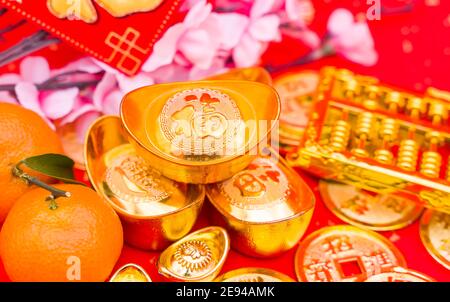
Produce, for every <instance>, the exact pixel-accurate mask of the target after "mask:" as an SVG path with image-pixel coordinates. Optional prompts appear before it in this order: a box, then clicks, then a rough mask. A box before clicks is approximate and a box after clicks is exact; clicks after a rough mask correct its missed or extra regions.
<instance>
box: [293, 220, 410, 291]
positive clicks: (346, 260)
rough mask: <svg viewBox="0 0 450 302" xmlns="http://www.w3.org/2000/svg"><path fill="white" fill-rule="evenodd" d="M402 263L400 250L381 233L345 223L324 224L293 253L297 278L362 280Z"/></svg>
mask: <svg viewBox="0 0 450 302" xmlns="http://www.w3.org/2000/svg"><path fill="white" fill-rule="evenodd" d="M397 266H403V267H404V266H406V261H405V259H404V257H403V255H402V254H401V253H400V251H399V250H398V249H397V248H396V247H395V246H394V245H393V244H392V243H391V242H390V241H389V240H387V239H386V238H385V237H383V236H381V235H379V234H378V233H375V232H372V231H366V230H362V229H359V228H357V227H354V226H349V225H339V226H332V227H325V228H322V229H320V230H318V231H315V232H314V233H312V234H310V235H309V236H308V237H307V238H306V239H305V240H303V241H302V242H301V243H300V245H299V247H298V249H297V253H296V255H295V271H296V273H297V278H298V280H299V281H304V282H341V281H363V280H365V279H367V278H368V277H370V276H373V275H377V274H380V273H384V272H388V271H391V270H392V269H393V268H394V267H397Z"/></svg>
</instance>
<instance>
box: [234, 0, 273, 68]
mask: <svg viewBox="0 0 450 302" xmlns="http://www.w3.org/2000/svg"><path fill="white" fill-rule="evenodd" d="M276 2H277V1H276V0H255V1H254V4H253V6H252V7H251V10H250V16H249V21H248V23H247V26H246V28H245V32H244V34H243V35H242V36H241V38H240V40H239V42H238V44H237V45H236V47H235V48H234V49H233V60H234V63H235V64H236V66H237V67H248V66H252V65H255V64H256V63H257V62H258V60H259V58H260V56H261V55H262V53H263V52H264V51H265V50H266V48H267V46H268V43H269V42H271V41H280V40H281V34H280V31H279V26H280V18H279V16H277V15H276V14H275V13H273V12H272V10H273V7H274V5H275V3H276Z"/></svg>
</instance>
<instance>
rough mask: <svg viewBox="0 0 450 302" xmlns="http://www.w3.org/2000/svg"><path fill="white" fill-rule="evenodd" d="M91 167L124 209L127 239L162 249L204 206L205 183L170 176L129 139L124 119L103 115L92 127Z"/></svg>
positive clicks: (98, 185) (100, 188)
mask: <svg viewBox="0 0 450 302" xmlns="http://www.w3.org/2000/svg"><path fill="white" fill-rule="evenodd" d="M85 159H86V169H87V173H88V175H89V179H90V181H91V183H92V185H93V187H94V188H95V190H96V191H97V192H98V193H99V194H100V195H101V196H103V197H104V198H105V199H106V200H107V201H108V202H109V203H110V204H111V206H112V207H113V208H114V209H115V211H116V212H117V213H118V214H119V216H120V218H121V220H122V225H123V228H124V237H125V241H126V242H127V243H128V244H130V245H133V246H135V247H139V248H142V249H149V250H161V249H163V248H165V247H167V246H168V245H169V244H170V243H171V242H173V241H176V240H178V239H180V238H182V237H184V236H185V235H186V234H187V233H189V231H190V230H191V228H192V226H193V225H194V223H195V221H196V219H197V217H198V214H199V212H200V209H201V207H202V204H203V201H204V197H205V190H204V188H203V187H202V186H198V185H192V184H182V183H177V182H175V181H172V180H170V179H167V178H166V177H164V176H162V175H160V173H159V172H158V171H156V170H155V169H153V168H151V167H150V166H148V165H147V163H146V162H145V161H144V160H143V159H142V158H140V157H139V156H138V155H137V154H136V152H135V151H134V149H133V148H132V146H131V145H130V144H129V143H128V142H127V141H126V137H125V132H124V129H123V128H122V125H121V122H120V119H119V118H118V117H115V116H104V117H101V118H99V119H98V120H97V121H95V122H94V124H93V125H92V126H91V128H90V129H89V131H88V134H87V139H86V144H85Z"/></svg>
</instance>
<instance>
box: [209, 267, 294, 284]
mask: <svg viewBox="0 0 450 302" xmlns="http://www.w3.org/2000/svg"><path fill="white" fill-rule="evenodd" d="M214 281H215V282H295V280H294V279H292V278H291V277H289V276H286V275H285V274H282V273H280V272H277V271H275V270H272V269H268V268H256V267H244V268H239V269H236V270H233V271H229V272H226V273H225V274H223V275H221V276H219V277H217V278H216V279H215V280H214Z"/></svg>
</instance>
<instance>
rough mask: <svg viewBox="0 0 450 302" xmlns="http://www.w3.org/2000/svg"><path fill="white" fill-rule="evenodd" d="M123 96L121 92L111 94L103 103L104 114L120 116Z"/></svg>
mask: <svg viewBox="0 0 450 302" xmlns="http://www.w3.org/2000/svg"><path fill="white" fill-rule="evenodd" d="M123 96H124V94H123V93H122V92H121V91H119V90H116V91H113V92H112V93H110V94H109V95H108V96H107V97H106V98H105V100H104V101H103V114H110V115H119V113H120V103H121V102H122V98H123Z"/></svg>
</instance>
